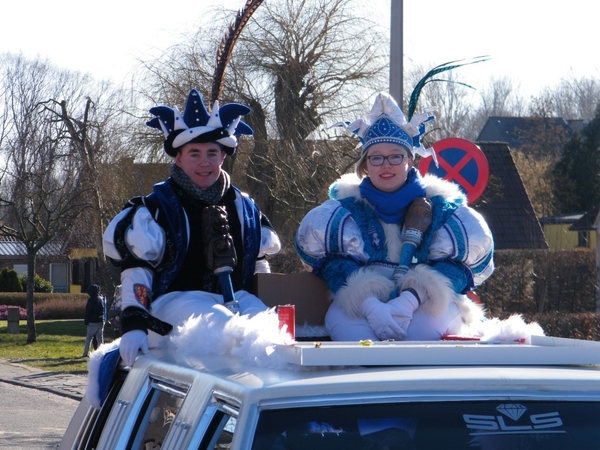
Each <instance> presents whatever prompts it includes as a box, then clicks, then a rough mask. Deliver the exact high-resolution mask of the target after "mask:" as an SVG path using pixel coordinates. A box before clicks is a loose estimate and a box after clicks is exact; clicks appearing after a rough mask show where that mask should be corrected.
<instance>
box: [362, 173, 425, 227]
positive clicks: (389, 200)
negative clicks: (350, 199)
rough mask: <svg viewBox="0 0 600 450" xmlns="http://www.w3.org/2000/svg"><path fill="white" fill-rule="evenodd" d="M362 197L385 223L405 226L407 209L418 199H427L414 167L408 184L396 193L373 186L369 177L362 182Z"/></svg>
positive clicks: (419, 176) (409, 175)
mask: <svg viewBox="0 0 600 450" xmlns="http://www.w3.org/2000/svg"><path fill="white" fill-rule="evenodd" d="M360 195H361V196H362V197H363V198H366V199H367V200H368V201H369V203H370V204H371V205H372V206H373V209H374V210H375V214H376V215H377V217H378V218H379V219H380V220H382V221H383V222H384V223H397V224H399V225H403V224H404V215H405V214H406V208H408V207H409V206H410V204H411V203H412V202H413V200H414V199H415V198H417V197H425V186H423V182H422V181H421V174H420V173H419V172H417V169H415V168H414V167H412V168H411V169H410V170H409V172H408V177H407V179H406V183H404V185H403V186H402V187H401V188H400V189H398V190H397V191H395V192H383V191H380V190H379V189H377V188H376V187H375V186H373V183H372V182H371V179H370V178H369V177H365V178H363V180H362V181H361V182H360Z"/></svg>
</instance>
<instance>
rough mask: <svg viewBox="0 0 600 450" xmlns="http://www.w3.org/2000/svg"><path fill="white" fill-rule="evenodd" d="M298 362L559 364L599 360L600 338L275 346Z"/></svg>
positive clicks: (308, 343) (313, 343)
mask: <svg viewBox="0 0 600 450" xmlns="http://www.w3.org/2000/svg"><path fill="white" fill-rule="evenodd" d="M276 351H277V352H278V353H279V356H281V357H282V358H283V359H284V360H285V361H287V362H288V363H291V364H295V365H299V366H416V365H425V366H482V365H526V366H547V365H552V366H562V365H591V364H600V342H596V341H584V340H578V339H567V338H557V337H550V336H531V342H530V343H527V344H524V343H520V342H505V341H503V342H483V341H468V340H465V341H463V340H455V341H449V340H446V341H415V342H396V341H390V342H371V341H360V342H296V343H295V344H293V345H285V346H277V348H276Z"/></svg>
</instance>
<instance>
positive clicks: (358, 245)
mask: <svg viewBox="0 0 600 450" xmlns="http://www.w3.org/2000/svg"><path fill="white" fill-rule="evenodd" d="M344 211H345V212H346V213H347V215H344ZM296 243H297V245H298V246H299V247H300V249H301V250H302V251H303V252H304V253H306V254H307V255H309V256H310V257H312V258H315V259H321V258H323V257H324V256H326V255H328V254H343V255H349V256H353V257H355V258H357V259H358V260H359V261H367V260H368V259H369V255H368V254H367V253H366V252H365V250H364V242H363V239H362V234H361V232H360V230H359V228H358V225H356V222H355V221H354V219H353V218H352V216H350V213H349V212H348V211H347V210H343V208H341V205H340V203H339V202H338V201H336V200H327V201H326V202H324V203H322V204H321V205H319V206H317V207H316V208H314V209H312V210H310V211H309V212H308V213H307V214H306V216H304V219H302V222H301V223H300V227H299V228H298V233H297V235H296Z"/></svg>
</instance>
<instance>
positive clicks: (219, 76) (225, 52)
mask: <svg viewBox="0 0 600 450" xmlns="http://www.w3.org/2000/svg"><path fill="white" fill-rule="evenodd" d="M262 2H263V0H246V4H245V5H244V7H243V8H242V9H241V10H239V11H238V13H237V16H236V18H235V21H234V22H233V23H231V24H230V25H229V28H228V30H227V32H226V33H225V36H223V39H222V40H221V44H220V45H219V48H218V49H217V62H216V65H215V73H214V75H213V85H212V92H211V102H210V104H211V105H212V104H213V103H214V102H215V100H219V97H220V96H221V93H222V91H223V84H224V83H225V69H226V68H227V64H228V63H229V60H230V59H231V55H232V53H233V47H235V43H236V42H237V40H238V37H239V36H240V34H241V32H242V30H243V29H244V27H245V26H246V24H247V23H248V21H249V20H250V17H252V14H254V11H256V9H257V8H258V7H259V6H260V4H261V3H262Z"/></svg>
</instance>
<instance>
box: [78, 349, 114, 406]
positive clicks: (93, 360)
mask: <svg viewBox="0 0 600 450" xmlns="http://www.w3.org/2000/svg"><path fill="white" fill-rule="evenodd" d="M120 342H121V339H117V340H115V341H113V342H110V343H108V344H102V345H101V346H99V347H98V349H97V350H95V351H94V352H92V353H91V354H90V360H89V362H88V385H87V388H86V390H85V398H86V400H87V401H88V403H89V404H90V405H92V407H94V408H100V406H102V399H101V398H100V397H99V394H100V384H99V382H98V377H99V372H100V365H101V364H102V360H103V358H104V355H105V354H106V353H107V352H108V351H109V350H112V349H113V348H115V347H118V346H119V343H120Z"/></svg>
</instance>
